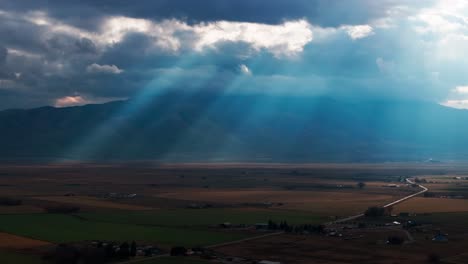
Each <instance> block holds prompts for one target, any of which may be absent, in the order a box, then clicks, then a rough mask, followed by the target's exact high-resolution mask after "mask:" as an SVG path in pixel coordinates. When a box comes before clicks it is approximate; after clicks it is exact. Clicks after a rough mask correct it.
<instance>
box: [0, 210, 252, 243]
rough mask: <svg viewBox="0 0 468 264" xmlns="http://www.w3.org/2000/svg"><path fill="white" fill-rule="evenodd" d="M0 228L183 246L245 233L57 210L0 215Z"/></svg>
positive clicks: (42, 235) (57, 237) (47, 236)
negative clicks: (88, 217)
mask: <svg viewBox="0 0 468 264" xmlns="http://www.w3.org/2000/svg"><path fill="white" fill-rule="evenodd" d="M126 213H127V212H123V213H122V214H126ZM0 231H5V232H8V233H12V234H17V235H21V236H25V237H30V238H35V239H40V240H45V241H50V242H54V243H62V242H73V241H83V240H116V241H131V240H138V241H149V242H154V243H158V244H163V245H183V246H197V245H200V246H203V245H211V244H217V243H222V242H226V241H232V240H237V239H242V238H245V237H246V236H247V235H246V234H243V233H234V232H217V231H214V230H208V229H206V228H192V229H190V228H176V227H157V226H143V225H138V224H130V223H110V222H98V221H92V220H91V221H90V220H82V219H79V218H77V217H75V216H72V215H60V214H17V215H2V216H1V217H0Z"/></svg>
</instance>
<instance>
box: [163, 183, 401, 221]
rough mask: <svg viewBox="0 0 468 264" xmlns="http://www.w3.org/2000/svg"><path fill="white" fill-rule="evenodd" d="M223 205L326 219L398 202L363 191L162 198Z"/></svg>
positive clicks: (183, 193) (191, 192) (197, 193)
mask: <svg viewBox="0 0 468 264" xmlns="http://www.w3.org/2000/svg"><path fill="white" fill-rule="evenodd" d="M159 196H160V197H164V198H175V197H178V198H181V199H184V200H200V201H205V202H220V203H281V204H283V205H282V206H279V207H276V209H289V210H291V209H294V210H298V211H308V212H314V213H316V214H320V215H322V216H331V215H349V214H353V213H359V212H362V211H364V210H365V209H366V208H368V207H369V206H373V205H379V204H385V203H387V202H390V201H392V200H394V199H393V198H394V196H392V195H387V194H369V193H366V192H360V191H341V192H339V191H299V190H298V191H285V190H261V189H260V190H244V189H241V190H208V191H207V190H203V189H183V190H179V191H174V192H167V193H163V194H161V195H159Z"/></svg>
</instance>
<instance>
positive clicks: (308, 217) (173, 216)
mask: <svg viewBox="0 0 468 264" xmlns="http://www.w3.org/2000/svg"><path fill="white" fill-rule="evenodd" d="M80 216H81V217H83V218H85V219H89V220H91V221H100V222H110V223H120V224H139V225H152V226H168V227H201V226H205V227H206V226H210V225H217V224H221V223H225V222H230V223H232V224H255V223H266V222H267V221H268V220H273V221H277V222H279V221H283V220H286V221H287V222H288V223H290V224H319V223H322V222H325V221H326V219H323V218H320V217H318V216H316V215H313V214H311V213H307V212H299V211H287V210H267V209H258V210H243V209H225V208H213V209H163V210H155V211H131V212H125V213H122V212H114V213H82V214H80Z"/></svg>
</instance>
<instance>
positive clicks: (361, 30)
mask: <svg viewBox="0 0 468 264" xmlns="http://www.w3.org/2000/svg"><path fill="white" fill-rule="evenodd" d="M342 28H343V29H344V30H345V31H346V33H347V34H348V35H349V37H351V38H352V39H361V38H365V37H368V36H371V35H373V34H374V31H373V28H372V27H371V26H369V25H357V26H342Z"/></svg>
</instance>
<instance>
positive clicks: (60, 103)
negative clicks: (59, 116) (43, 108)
mask: <svg viewBox="0 0 468 264" xmlns="http://www.w3.org/2000/svg"><path fill="white" fill-rule="evenodd" d="M125 99H127V98H114V97H112V98H90V97H86V96H82V95H70V96H64V97H61V98H57V99H56V100H55V102H54V106H55V107H70V106H80V105H87V104H102V103H107V102H112V101H118V100H125Z"/></svg>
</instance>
